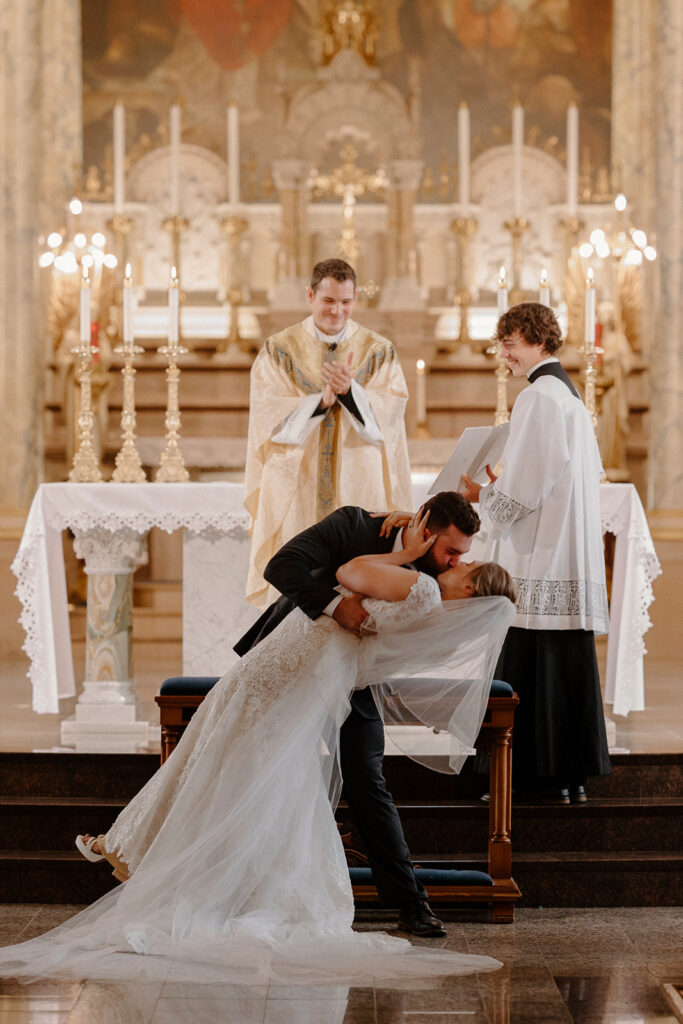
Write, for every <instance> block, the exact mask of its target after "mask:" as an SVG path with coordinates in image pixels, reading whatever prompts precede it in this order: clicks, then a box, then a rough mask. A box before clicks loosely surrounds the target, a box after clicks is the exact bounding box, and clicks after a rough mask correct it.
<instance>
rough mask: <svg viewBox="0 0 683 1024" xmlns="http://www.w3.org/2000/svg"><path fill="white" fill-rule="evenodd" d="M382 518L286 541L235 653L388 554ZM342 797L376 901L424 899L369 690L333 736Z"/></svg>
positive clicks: (316, 605) (329, 522)
mask: <svg viewBox="0 0 683 1024" xmlns="http://www.w3.org/2000/svg"><path fill="white" fill-rule="evenodd" d="M381 524H382V520H381V519H372V518H371V517H370V515H369V514H368V513H367V512H365V511H364V510H363V509H360V508H357V507H355V506H345V507H344V508H341V509H337V511H336V512H333V513H332V514H331V515H329V516H327V517H326V518H325V519H323V520H322V521H321V522H320V523H316V524H315V525H314V526H311V527H310V528H309V529H308V530H304V531H303V533H300V534H298V535H297V536H296V537H294V538H292V540H291V541H288V542H287V544H285V545H284V546H283V547H282V548H281V549H280V551H278V553H277V554H276V555H275V556H274V557H273V558H272V559H271V561H270V562H269V563H268V565H267V566H266V571H265V576H266V579H267V580H268V582H269V583H272V584H273V586H274V587H276V588H277V589H278V590H279V591H280V593H281V594H282V595H283V596H282V597H281V598H280V599H279V601H276V602H275V604H273V605H271V606H270V608H268V610H267V611H266V612H264V614H263V615H262V616H261V618H260V619H258V621H257V622H256V623H255V624H254V625H253V626H252V628H251V629H250V630H249V631H248V633H246V634H245V635H244V636H243V637H242V638H241V640H239V642H238V643H237V644H236V645H235V650H236V651H237V653H238V654H239V655H243V654H245V653H246V652H247V651H248V650H251V648H252V647H254V646H255V645H256V644H258V643H260V642H261V640H263V639H264V638H265V637H266V636H267V635H268V634H269V633H270V632H272V630H273V629H275V627H276V626H277V625H278V623H280V622H281V621H282V620H283V619H284V618H285V617H286V615H288V614H289V612H290V611H291V610H292V608H294V607H295V606H298V607H299V608H301V609H302V610H303V611H304V612H305V613H306V614H307V615H309V616H310V618H312V619H315V618H317V617H318V616H319V615H321V614H322V613H323V610H324V608H325V607H326V606H327V605H328V604H329V602H330V601H331V599H332V598H333V597H335V596H336V591H335V590H334V587H335V584H336V578H335V574H336V571H337V569H338V568H339V566H340V565H342V564H343V563H344V562H347V561H348V560H349V559H351V558H354V557H356V556H357V555H363V554H369V553H371V552H381V551H391V548H392V545H393V537H387V538H380V537H379V530H380V526H381ZM340 760H341V770H342V777H343V781H344V791H343V792H344V796H345V798H346V801H347V803H348V806H349V809H350V811H351V814H352V816H353V819H354V821H355V823H356V827H357V829H358V832H359V833H360V837H361V839H362V841H363V845H364V847H365V849H366V851H367V855H368V860H369V862H370V867H371V868H372V874H373V877H374V880H375V885H376V886H377V891H378V893H379V896H380V899H381V900H382V902H383V903H385V904H388V905H392V906H397V905H400V904H402V903H406V902H408V901H409V900H414V899H426V896H427V894H426V892H425V890H424V888H423V887H422V886H421V885H420V884H419V883H418V882H417V880H416V878H415V872H414V870H413V866H412V863H411V860H410V853H409V850H408V846H407V843H406V841H405V838H404V835H403V828H402V827H401V821H400V818H399V816H398V812H397V810H396V807H395V805H394V801H393V799H392V796H391V793H390V792H389V790H388V789H387V784H386V781H385V779H384V773H383V761H384V725H383V722H382V719H381V717H380V714H379V712H378V710H377V707H376V705H375V702H374V700H373V697H372V694H371V692H370V690H367V689H366V690H359V691H357V692H356V693H354V694H353V696H352V697H351V711H350V713H349V716H348V718H347V719H346V721H345V722H344V724H343V726H342V728H341V733H340Z"/></svg>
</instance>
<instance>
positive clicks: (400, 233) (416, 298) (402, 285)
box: [379, 160, 424, 310]
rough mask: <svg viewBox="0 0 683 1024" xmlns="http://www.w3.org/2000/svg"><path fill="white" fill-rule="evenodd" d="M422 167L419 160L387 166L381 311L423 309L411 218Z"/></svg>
mask: <svg viewBox="0 0 683 1024" xmlns="http://www.w3.org/2000/svg"><path fill="white" fill-rule="evenodd" d="M422 167H423V163H422V161H421V160H393V161H392V162H391V163H390V164H389V166H388V167H387V174H388V177H389V182H390V185H389V189H388V192H387V268H386V269H387V276H386V279H385V282H384V285H383V286H382V291H381V293H380V301H379V305H380V309H384V310H399V309H406V310H419V309H423V308H424V300H423V298H422V293H421V291H420V286H419V284H418V280H417V259H416V245H415V223H414V216H413V211H414V207H415V199H416V196H417V190H418V187H419V185H420V176H421V174H422Z"/></svg>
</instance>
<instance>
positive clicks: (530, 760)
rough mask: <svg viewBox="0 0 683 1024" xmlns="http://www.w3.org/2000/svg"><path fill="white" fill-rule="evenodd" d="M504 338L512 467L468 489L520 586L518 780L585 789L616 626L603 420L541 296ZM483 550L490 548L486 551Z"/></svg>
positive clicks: (502, 673)
mask: <svg viewBox="0 0 683 1024" xmlns="http://www.w3.org/2000/svg"><path fill="white" fill-rule="evenodd" d="M496 336H497V339H498V340H499V341H500V343H501V346H502V351H503V354H504V356H505V359H506V361H507V364H508V366H509V368H510V371H511V373H512V374H513V375H514V376H515V377H522V376H526V377H527V378H528V381H529V387H527V388H525V389H524V390H523V391H522V392H521V393H520V395H519V396H518V398H517V400H516V401H515V405H514V408H513V410H512V414H511V416H510V434H509V438H508V441H507V444H506V447H505V450H504V452H503V455H502V458H501V464H502V472H501V473H500V476H499V477H498V478H497V479H496V477H495V476H494V474H493V473H492V472H489V477H490V479H491V483H489V484H488V485H487V486H485V487H481V488H480V487H479V486H478V485H477V484H474V483H473V482H472V481H471V480H469V479H467V490H466V491H465V495H466V497H468V498H469V499H470V501H479V512H480V515H481V520H482V533H481V537H482V542H483V546H484V550H485V552H486V555H485V557H486V558H487V559H488V558H490V559H495V560H496V561H498V562H500V564H501V565H503V566H504V567H505V568H506V569H507V570H508V572H510V574H511V575H512V576H513V578H514V581H515V586H516V588H517V594H518V598H517V618H516V622H515V625H514V627H513V628H511V629H510V631H509V633H508V637H507V639H506V641H505V645H504V647H503V651H502V653H501V657H500V661H499V663H498V667H497V669H496V674H497V677H498V678H501V679H505V680H507V681H508V682H509V683H511V684H512V686H513V687H514V688H515V690H516V691H517V693H518V694H519V697H520V706H519V710H518V713H517V714H516V716H515V732H514V754H513V786H514V787H515V789H516V791H517V792H518V795H522V794H523V793H524V792H525V791H526V792H529V791H530V790H531V791H533V790H534V789H538V786H539V784H545V792H546V794H547V795H550V797H551V799H557V800H559V801H560V802H562V803H569V802H570V800H572V801H576V802H583V801H584V800H585V799H586V793H585V780H586V776H588V775H606V774H608V773H609V772H610V770H611V769H610V762H609V755H608V752H607V740H606V735H605V720H604V713H603V707H602V698H601V693H600V681H599V677H598V666H597V660H596V656H595V640H594V635H595V634H596V633H606V632H608V629H609V621H608V606H607V591H606V587H605V560H604V552H603V543H602V531H601V526H600V479H601V476H602V465H601V461H600V452H599V450H598V445H597V443H596V440H595V433H594V430H593V423H592V419H591V416H590V414H589V413H588V410H587V409H586V407H585V406H584V404H583V402H582V401H581V398H580V396H579V393H578V391H577V390H576V388H575V387H574V385H573V384H572V382H571V381H570V379H569V377H568V375H567V374H566V372H565V371H564V369H563V368H562V366H561V364H560V362H559V360H558V359H557V355H556V353H557V352H558V351H559V349H560V347H561V344H562V338H561V334H560V328H559V325H558V323H557V320H556V318H555V315H554V313H553V312H552V310H551V309H549V308H548V307H547V306H543V305H541V304H539V303H536V302H523V303H521V304H520V305H517V306H514V307H513V308H512V309H510V310H509V311H508V312H507V313H505V314H504V315H503V316H501V318H500V319H499V321H498V326H497V335H496ZM477 557H482V553H481V551H480V550H478V551H477Z"/></svg>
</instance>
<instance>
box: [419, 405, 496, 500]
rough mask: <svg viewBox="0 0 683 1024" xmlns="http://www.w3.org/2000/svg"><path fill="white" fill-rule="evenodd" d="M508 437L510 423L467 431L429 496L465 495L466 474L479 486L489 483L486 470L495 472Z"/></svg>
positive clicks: (468, 429) (469, 428)
mask: <svg viewBox="0 0 683 1024" xmlns="http://www.w3.org/2000/svg"><path fill="white" fill-rule="evenodd" d="M509 433H510V424H509V423H501V424H500V426H498V427H465V429H464V430H463V432H462V436H461V438H460V440H459V441H458V443H457V445H456V446H455V451H454V452H453V454H452V455H451V457H450V459H449V460H448V462H447V463H446V465H445V466H444V467H443V469H442V470H441V472H440V473H439V475H438V476H437V478H436V480H435V481H434V483H433V484H432V486H431V487H430V488H429V493H430V494H437V493H438V492H439V491H463V490H464V488H465V483H464V481H463V479H462V478H463V474H465V473H466V474H467V476H468V477H470V479H471V480H474V482H475V483H477V484H487V483H489V478H488V476H487V474H486V466H487V465H489V466H490V467H491V469H494V468H495V466H496V463H497V462H498V461H499V459H500V457H501V455H502V454H503V448H504V447H505V442H506V441H507V439H508V434H509Z"/></svg>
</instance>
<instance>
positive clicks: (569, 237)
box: [559, 213, 585, 266]
mask: <svg viewBox="0 0 683 1024" xmlns="http://www.w3.org/2000/svg"><path fill="white" fill-rule="evenodd" d="M584 227H585V224H584V222H583V221H582V220H579V218H578V217H577V216H576V214H573V213H570V214H567V216H566V217H563V218H562V220H561V221H560V222H559V228H560V230H561V232H562V236H563V239H564V265H565V266H566V265H567V262H568V260H569V257H570V256H571V254H572V250H573V249H574V247H575V246H576V244H577V242H578V240H579V234H580V233H581V231H583V229H584Z"/></svg>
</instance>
